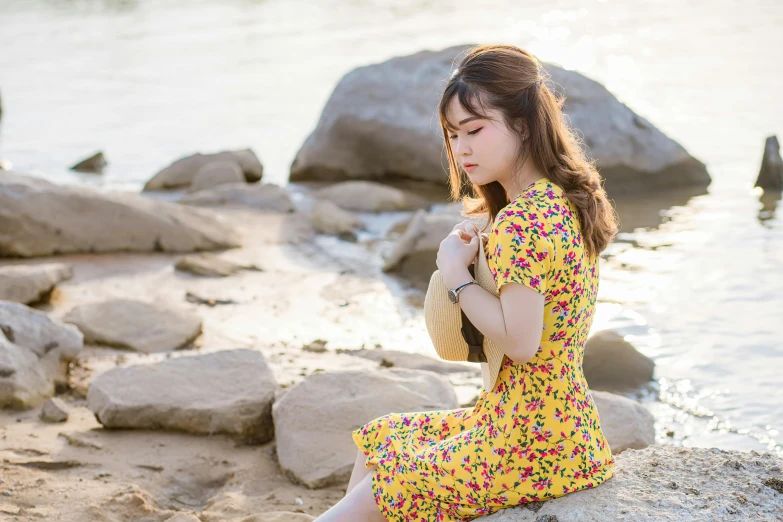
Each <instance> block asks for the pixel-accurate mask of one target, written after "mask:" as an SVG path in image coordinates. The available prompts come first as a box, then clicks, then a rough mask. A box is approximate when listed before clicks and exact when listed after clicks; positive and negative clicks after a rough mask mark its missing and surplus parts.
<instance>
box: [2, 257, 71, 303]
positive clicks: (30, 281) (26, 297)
mask: <svg viewBox="0 0 783 522" xmlns="http://www.w3.org/2000/svg"><path fill="white" fill-rule="evenodd" d="M71 277H73V270H72V269H71V267H70V265H65V264H63V263H47V264H41V265H10V266H3V267H0V300H5V301H15V302H17V303H23V304H31V303H37V302H39V301H45V300H47V299H48V297H49V295H50V294H51V293H52V290H53V289H54V287H55V286H56V285H57V283H59V282H60V281H64V280H66V279H70V278H71Z"/></svg>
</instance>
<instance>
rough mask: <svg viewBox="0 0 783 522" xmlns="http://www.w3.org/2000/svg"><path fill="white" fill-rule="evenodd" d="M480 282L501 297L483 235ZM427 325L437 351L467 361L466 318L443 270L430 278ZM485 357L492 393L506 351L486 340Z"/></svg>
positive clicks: (478, 269) (447, 357)
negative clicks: (452, 295) (452, 298)
mask: <svg viewBox="0 0 783 522" xmlns="http://www.w3.org/2000/svg"><path fill="white" fill-rule="evenodd" d="M476 258H477V260H476V261H477V262H476V269H475V279H476V283H478V285H479V286H480V287H481V288H483V289H484V290H486V291H487V292H490V293H491V294H493V295H498V291H497V287H496V286H495V279H494V278H493V277H492V271H491V270H490V268H489V264H488V263H487V256H486V254H485V252H484V238H483V236H482V235H481V234H479V250H478V255H477V256H476ZM424 322H425V323H426V325H427V332H429V334H430V339H432V344H433V346H434V347H435V351H436V352H437V354H438V356H439V357H440V358H441V359H444V360H446V361H467V360H468V353H469V351H470V350H469V348H468V343H466V342H465V339H464V338H463V337H462V316H461V308H460V306H459V304H454V303H452V302H451V301H449V295H448V288H446V285H445V284H444V283H443V278H442V277H441V275H440V270H436V271H435V272H434V273H433V274H432V277H431V278H430V283H429V286H428V287H427V295H426V297H425V298H424ZM484 354H485V355H486V356H487V366H488V369H489V382H487V381H486V379H485V382H484V388H485V389H488V390H491V389H493V388H494V386H495V381H496V380H497V376H498V373H499V372H500V367H501V365H502V364H503V352H502V351H501V349H500V348H499V347H498V346H497V345H496V344H495V343H493V342H492V341H490V340H488V339H487V338H484Z"/></svg>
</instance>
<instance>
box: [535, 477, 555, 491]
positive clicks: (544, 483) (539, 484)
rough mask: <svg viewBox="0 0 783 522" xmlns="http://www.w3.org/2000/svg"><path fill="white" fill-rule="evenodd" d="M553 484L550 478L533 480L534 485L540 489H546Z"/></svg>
mask: <svg viewBox="0 0 783 522" xmlns="http://www.w3.org/2000/svg"><path fill="white" fill-rule="evenodd" d="M551 485H552V481H551V480H550V479H541V480H536V481H535V482H533V487H534V488H535V489H537V490H539V491H543V490H544V489H546V488H548V487H549V486H551Z"/></svg>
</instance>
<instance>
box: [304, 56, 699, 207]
mask: <svg viewBox="0 0 783 522" xmlns="http://www.w3.org/2000/svg"><path fill="white" fill-rule="evenodd" d="M467 48H468V47H467V46H457V47H451V48H448V49H444V50H442V51H438V52H432V51H422V52H419V53H416V54H413V55H410V56H402V57H397V58H393V59H391V60H388V61H385V62H383V63H379V64H373V65H369V66H365V67H359V68H357V69H354V70H353V71H351V72H349V73H348V74H346V75H345V76H344V77H343V78H342V79H341V80H340V82H339V83H338V85H337V87H336V88H335V90H334V92H333V93H332V95H331V97H330V98H329V100H328V102H327V103H326V106H325V107H324V109H323V112H322V114H321V118H320V120H319V122H318V125H317V126H316V128H315V130H314V131H313V132H312V133H311V134H310V136H309V137H308V138H307V140H306V141H305V142H304V144H303V145H302V147H301V148H300V150H299V152H298V153H297V155H296V159H295V160H294V162H293V164H292V165H291V174H290V180H291V181H305V180H331V181H335V180H348V179H376V180H377V179H382V178H384V177H387V176H388V177H405V178H413V179H419V180H426V181H435V182H438V183H442V184H445V183H446V180H447V178H448V176H447V175H446V168H447V165H446V162H445V153H444V143H443V134H442V131H441V129H440V125H439V123H438V117H437V106H438V102H439V100H440V97H441V94H442V93H443V88H444V87H445V83H446V80H447V79H448V78H449V75H450V74H451V71H452V69H453V68H454V67H456V60H458V56H459V55H461V53H462V52H463V51H465V50H466V49H467ZM544 67H545V69H546V70H547V71H548V72H549V74H550V75H551V77H552V80H553V81H554V82H556V83H557V84H559V85H560V86H562V87H563V88H564V90H565V94H566V96H567V99H566V104H565V112H566V114H567V115H568V117H569V118H570V121H571V123H572V125H573V127H575V128H576V129H578V130H579V131H580V133H581V134H582V135H583V137H584V143H585V145H587V147H588V148H589V149H590V153H591V155H592V157H593V158H595V159H596V160H597V166H598V168H599V170H600V171H601V174H602V175H603V176H604V177H605V178H606V187H607V189H608V190H609V192H610V193H612V194H616V193H619V192H626V191H627V192H631V191H633V192H636V191H643V190H646V189H649V188H653V187H656V188H658V187H667V188H668V187H672V186H677V185H704V186H706V185H707V184H709V182H710V178H709V175H708V174H707V170H706V168H705V166H704V164H702V163H701V162H699V161H698V160H696V159H695V158H693V157H692V156H690V155H689V154H688V153H687V152H686V151H685V149H683V148H682V147H681V146H680V145H679V144H677V143H676V142H674V141H673V140H671V139H670V138H668V137H667V136H665V135H664V134H663V133H662V132H660V131H659V130H658V129H656V128H655V127H654V126H653V125H652V124H651V123H650V122H648V121H647V120H646V119H644V118H643V117H641V116H639V115H638V114H635V113H634V112H633V111H632V110H631V109H629V108H628V107H627V106H625V105H624V104H622V103H621V102H620V101H618V100H617V98H615V97H614V96H613V95H612V94H611V93H610V92H609V91H607V90H606V89H605V88H604V87H603V86H602V85H601V84H599V83H598V82H595V81H593V80H591V79H589V78H587V77H585V76H583V75H581V74H579V73H577V72H573V71H566V70H564V69H561V68H559V67H557V66H555V65H552V64H544ZM550 84H551V83H550Z"/></svg>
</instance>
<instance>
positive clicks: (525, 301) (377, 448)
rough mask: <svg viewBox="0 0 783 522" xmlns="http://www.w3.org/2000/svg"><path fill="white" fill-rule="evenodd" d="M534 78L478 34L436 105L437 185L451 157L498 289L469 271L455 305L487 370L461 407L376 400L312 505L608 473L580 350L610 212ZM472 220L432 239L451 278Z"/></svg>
mask: <svg viewBox="0 0 783 522" xmlns="http://www.w3.org/2000/svg"><path fill="white" fill-rule="evenodd" d="M543 80H544V79H543V78H542V76H541V68H540V66H539V63H538V61H537V60H536V59H535V58H534V57H533V56H531V55H530V54H529V53H527V52H525V51H523V50H521V49H518V48H516V47H513V46H508V45H494V46H480V47H476V48H473V49H471V50H470V51H469V52H468V54H467V55H466V56H465V57H464V58H463V60H462V61H461V63H460V65H459V68H458V69H457V70H456V71H455V72H454V74H453V75H452V77H451V78H450V80H449V82H448V84H447V86H446V89H445V91H444V93H443V97H442V99H441V102H440V105H439V116H440V122H441V127H442V129H443V134H444V139H445V142H446V151H447V153H448V158H449V164H450V185H451V193H452V196H453V197H454V199H459V198H460V196H461V192H462V188H463V186H464V177H463V174H462V173H463V172H464V173H465V175H466V176H467V179H468V180H469V186H470V188H471V189H472V191H473V194H474V196H475V197H465V198H463V202H464V204H465V207H466V209H467V212H466V215H467V216H491V219H489V220H487V227H486V228H488V229H489V239H488V242H487V245H486V255H487V261H488V264H489V266H490V268H491V270H492V273H493V276H494V278H495V282H496V284H497V289H498V291H499V297H498V296H496V295H494V294H492V293H489V292H487V291H485V290H484V289H483V288H481V287H480V286H478V285H476V284H471V285H468V286H466V287H465V288H464V289H463V290H462V291H461V292H460V294H459V301H458V305H455V306H460V307H461V308H462V310H463V311H464V313H465V315H467V317H468V318H469V319H470V321H471V322H472V323H473V324H474V325H475V326H476V327H477V328H478V329H479V330H480V331H481V332H482V333H484V335H485V336H486V337H487V338H488V339H490V340H492V341H493V342H495V343H496V344H497V345H498V346H500V347H502V349H503V353H504V354H505V357H504V360H503V365H502V367H501V370H500V373H499V375H498V378H497V379H496V380H495V382H494V385H493V386H492V389H488V390H484V391H482V393H481V394H480V396H479V399H478V402H477V404H476V406H475V407H473V408H462V409H457V410H448V411H434V412H416V413H392V414H389V415H385V416H383V417H380V418H377V419H375V420H373V421H371V422H369V423H367V424H366V425H365V426H363V427H361V428H359V429H357V430H355V431H354V432H353V440H354V442H355V443H356V445H357V447H358V449H359V451H358V454H357V458H356V463H355V466H354V470H353V474H352V476H351V479H350V482H349V484H348V491H347V494H346V497H345V498H343V499H342V500H341V501H340V502H339V503H338V504H337V505H335V506H334V507H333V508H332V509H330V510H329V511H327V512H326V513H324V514H323V515H322V516H321V517H320V518H318V519H317V520H319V521H322V522H326V521H332V520H345V521H348V520H350V521H360V520H364V521H376V520H377V521H379V522H381V521H383V520H393V521H400V522H402V521H413V520H415V521H430V520H443V521H458V520H470V519H473V518H475V517H478V516H481V515H486V514H489V513H493V512H495V511H497V510H499V509H502V508H507V507H513V506H517V505H519V504H524V503H527V502H533V501H541V500H547V499H551V498H555V497H558V496H562V495H565V494H567V493H571V492H574V491H578V490H581V489H585V488H591V487H596V486H598V485H599V484H601V483H602V482H604V481H605V480H606V479H608V478H610V477H611V476H612V475H613V469H614V460H613V458H612V453H611V451H610V449H609V445H608V444H607V442H606V439H605V437H604V435H603V433H602V431H601V426H600V423H599V418H598V411H597V410H596V407H595V404H594V402H593V399H592V397H591V396H590V393H589V391H588V388H587V382H586V381H585V378H584V374H583V372H582V356H583V349H584V344H585V340H586V338H587V334H588V332H589V330H590V326H591V324H592V321H593V315H594V312H595V300H596V294H597V291H598V255H599V254H600V253H601V252H602V251H603V250H604V249H605V248H606V246H607V245H608V244H609V242H610V241H611V240H612V239H613V238H614V235H615V234H616V232H617V222H616V217H615V213H614V211H613V210H612V207H611V205H610V203H609V201H608V200H607V197H606V194H605V192H604V190H603V188H602V186H601V180H600V177H599V175H598V173H597V172H596V170H595V168H594V166H593V165H592V164H591V163H590V162H589V161H587V160H586V159H585V157H584V154H583V152H582V150H581V148H580V147H579V144H578V143H577V141H576V139H575V137H574V135H573V133H572V132H571V131H570V129H569V128H568V126H567V125H566V124H565V122H564V119H563V115H562V101H563V100H562V99H559V98H557V97H556V96H555V95H554V94H553V93H552V92H551V91H550V90H549V88H548V87H547V86H546V84H545V83H544V81H543ZM485 230H486V229H485ZM476 234H477V231H476V230H475V228H474V226H473V225H472V223H471V222H470V221H464V222H462V223H460V224H459V225H457V226H456V227H454V230H453V231H452V233H451V234H449V236H448V237H446V238H445V239H444V240H443V242H442V243H441V244H440V249H439V251H438V258H437V264H438V268H439V270H440V271H441V275H442V277H443V281H444V283H445V284H446V286H448V287H449V288H451V289H455V288H457V287H459V286H460V285H462V284H463V283H465V282H468V281H471V279H472V278H471V276H470V273H469V271H468V268H467V267H468V266H469V265H470V263H471V262H472V261H473V259H474V258H475V256H476V253H477V250H478V238H477V236H476Z"/></svg>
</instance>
